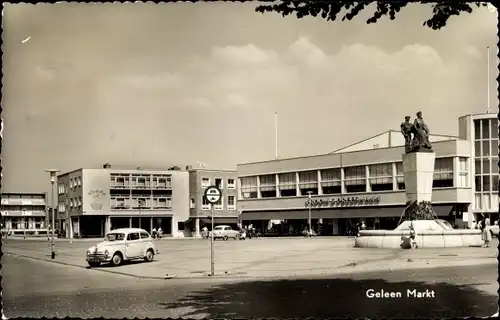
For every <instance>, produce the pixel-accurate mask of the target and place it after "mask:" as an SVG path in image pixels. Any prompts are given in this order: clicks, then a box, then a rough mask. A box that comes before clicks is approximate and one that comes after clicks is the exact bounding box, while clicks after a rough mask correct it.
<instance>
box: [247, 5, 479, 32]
mask: <svg viewBox="0 0 500 320" xmlns="http://www.w3.org/2000/svg"><path fill="white" fill-rule="evenodd" d="M371 3H375V4H376V10H375V12H374V13H373V15H372V16H371V17H370V18H369V19H368V20H367V21H366V23H368V24H370V23H376V22H377V21H378V20H379V19H380V18H382V17H383V16H389V18H390V19H391V20H394V19H395V18H396V15H397V13H398V12H400V11H401V9H403V8H404V7H405V6H406V5H407V2H404V1H390V2H386V1H376V2H370V1H360V2H350V1H349V2H348V1H289V0H282V1H280V3H273V4H265V5H260V6H258V7H257V8H256V9H255V11H257V12H261V13H264V12H277V13H280V14H281V15H282V16H283V17H285V16H288V15H291V14H293V13H295V15H296V16H297V18H298V19H300V18H303V17H306V16H312V17H318V16H319V17H321V18H323V19H325V20H327V21H335V20H336V19H337V16H338V15H339V13H341V11H343V17H342V21H345V20H346V19H347V20H352V19H353V18H354V17H356V15H357V14H358V13H360V12H361V11H362V10H365V9H366V7H367V6H368V5H370V4H371ZM421 3H427V4H431V6H432V14H433V15H432V17H431V18H430V19H428V20H426V21H424V23H423V25H424V26H427V27H429V28H432V29H434V30H439V29H441V28H443V27H444V26H446V23H447V22H448V19H449V18H450V17H451V16H458V15H460V14H461V13H462V12H467V13H471V12H472V11H473V6H472V5H475V6H476V7H480V6H486V5H487V3H485V2H465V1H446V2H443V3H436V2H432V1H421Z"/></svg>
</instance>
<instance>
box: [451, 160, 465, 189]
mask: <svg viewBox="0 0 500 320" xmlns="http://www.w3.org/2000/svg"><path fill="white" fill-rule="evenodd" d="M459 179H460V160H459V157H453V187H454V188H458V187H464V186H462V185H460V186H459V185H458V182H459V181H460V180H459Z"/></svg>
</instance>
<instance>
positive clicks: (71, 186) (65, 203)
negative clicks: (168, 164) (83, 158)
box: [58, 166, 189, 238]
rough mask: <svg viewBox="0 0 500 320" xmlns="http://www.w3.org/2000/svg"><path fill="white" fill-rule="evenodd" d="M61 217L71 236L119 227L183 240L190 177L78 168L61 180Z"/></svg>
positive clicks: (172, 172)
mask: <svg viewBox="0 0 500 320" xmlns="http://www.w3.org/2000/svg"><path fill="white" fill-rule="evenodd" d="M58 199H59V204H58V217H59V221H60V229H61V230H62V231H63V234H66V236H67V237H69V238H73V237H100V236H103V235H104V234H105V233H106V232H109V231H110V230H112V229H117V228H126V227H138V228H143V229H145V230H147V231H151V230H152V229H153V228H156V229H158V228H159V227H161V228H162V230H163V232H164V234H166V235H172V236H182V235H183V231H184V230H183V229H184V227H183V226H184V223H185V222H186V221H187V220H188V219H189V173H188V172H187V171H181V170H142V169H135V170H121V169H114V168H111V167H109V166H107V167H106V168H101V169H78V170H75V171H71V172H68V173H65V174H62V175H59V176H58Z"/></svg>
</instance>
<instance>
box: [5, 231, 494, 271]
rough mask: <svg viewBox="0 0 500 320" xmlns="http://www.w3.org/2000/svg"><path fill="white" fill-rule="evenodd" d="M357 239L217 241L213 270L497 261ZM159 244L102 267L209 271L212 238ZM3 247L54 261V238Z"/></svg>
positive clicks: (68, 256) (481, 252)
mask: <svg viewBox="0 0 500 320" xmlns="http://www.w3.org/2000/svg"><path fill="white" fill-rule="evenodd" d="M496 241H497V240H495V243H496ZM98 242H99V240H96V241H88V240H87V241H73V242H72V243H70V242H69V241H67V240H63V239H62V240H58V241H57V242H56V259H55V261H56V262H60V263H65V264H70V265H74V266H80V267H87V263H86V261H85V251H86V250H87V248H88V247H90V246H92V245H94V244H96V243H98ZM353 242H354V240H353V239H352V238H346V237H319V238H313V239H309V238H261V239H251V240H250V239H249V240H245V241H237V240H228V241H215V272H216V274H224V273H228V274H233V275H246V276H250V277H280V276H294V275H324V274H334V273H349V272H355V271H366V270H375V269H376V270H395V269H401V268H416V267H418V268H420V267H426V268H428V267H438V266H461V265H476V264H483V263H496V254H497V250H496V245H495V244H492V246H491V247H490V248H450V249H422V250H420V249H419V250H402V249H368V248H353ZM156 245H157V249H158V250H159V251H160V254H159V255H157V256H156V257H155V261H154V262H153V263H144V262H142V261H141V262H138V263H130V264H125V265H123V266H119V267H114V268H112V267H106V266H102V267H100V268H99V269H102V270H105V271H110V272H116V273H125V274H129V275H132V276H136V277H145V278H165V276H166V275H167V274H168V275H170V276H172V275H174V276H177V277H181V278H182V277H199V276H204V275H206V274H207V273H208V272H210V241H209V240H200V239H162V240H158V241H156ZM3 250H4V252H5V253H12V254H18V255H22V256H28V257H32V258H36V259H42V260H48V261H50V242H47V241H46V240H45V241H43V240H38V241H33V240H12V239H7V240H6V241H5V242H4V247H3Z"/></svg>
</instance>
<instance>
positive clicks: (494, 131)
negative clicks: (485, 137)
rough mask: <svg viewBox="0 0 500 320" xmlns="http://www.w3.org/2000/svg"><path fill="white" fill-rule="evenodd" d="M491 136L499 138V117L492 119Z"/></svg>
mask: <svg viewBox="0 0 500 320" xmlns="http://www.w3.org/2000/svg"><path fill="white" fill-rule="evenodd" d="M491 138H493V139H498V119H491Z"/></svg>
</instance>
